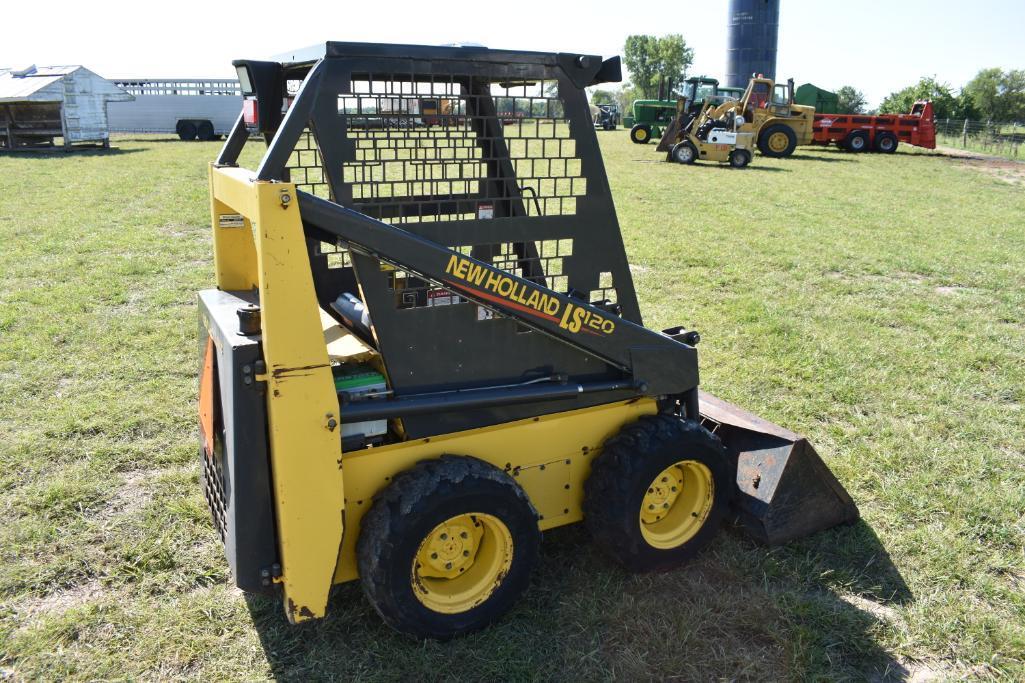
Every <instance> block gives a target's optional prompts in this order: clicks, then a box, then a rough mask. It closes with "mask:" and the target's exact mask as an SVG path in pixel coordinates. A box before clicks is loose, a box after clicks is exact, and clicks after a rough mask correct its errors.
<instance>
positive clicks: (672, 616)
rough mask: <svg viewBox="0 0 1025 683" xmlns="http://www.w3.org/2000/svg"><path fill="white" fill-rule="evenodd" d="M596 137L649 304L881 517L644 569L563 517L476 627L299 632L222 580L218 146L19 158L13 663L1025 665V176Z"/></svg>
mask: <svg viewBox="0 0 1025 683" xmlns="http://www.w3.org/2000/svg"><path fill="white" fill-rule="evenodd" d="M598 135H599V138H600V139H601V141H602V146H603V151H604V154H605V161H606V166H607V168H608V171H609V175H610V179H611V185H612V189H613V192H614V194H615V197H616V205H617V208H618V211H619V217H620V222H621V224H622V227H623V232H624V238H625V241H626V245H627V251H628V253H629V255H630V259H631V263H632V266H633V268H634V273H635V278H636V286H637V290H638V292H639V296H640V299H641V304H642V309H643V312H644V315H645V319H646V322H647V324H648V325H649V326H651V327H655V328H662V327H667V326H669V325H671V324H679V323H683V324H687V325H689V326H693V327H694V328H696V329H698V330H700V331H701V333H702V337H703V342H702V344H701V347H700V348H701V357H702V381H703V384H704V387H705V388H706V389H708V390H710V391H712V392H714V393H717V394H719V395H720V396H722V397H723V398H726V399H728V400H731V401H734V402H736V403H738V404H740V405H742V406H744V407H746V408H748V409H750V410H752V411H754V412H757V413H759V414H761V415H763V416H764V417H766V418H768V419H770V420H773V421H775V422H777V423H780V424H782V425H785V426H787V427H789V428H791V429H793V430H795V431H800V432H803V433H805V434H806V435H808V436H809V438H810V439H811V440H812V442H813V443H814V444H815V445H816V446H817V447H818V450H819V452H820V453H821V454H823V457H824V458H825V460H826V461H827V463H828V464H829V465H830V467H832V468H833V470H834V472H836V474H837V476H838V477H839V479H840V480H841V481H842V482H843V484H844V485H845V486H846V487H847V489H848V490H849V491H850V493H851V494H852V496H853V497H854V498H855V500H856V501H857V502H858V504H859V506H860V508H861V511H862V515H863V522H862V523H859V524H857V525H855V526H852V527H846V528H842V529H837V530H833V531H830V532H826V533H822V534H819V535H817V536H814V537H812V538H809V539H806V540H803V541H800V542H797V543H793V544H790V545H788V546H785V547H781V548H772V549H768V548H763V547H759V546H757V545H755V544H753V543H752V542H750V541H749V540H747V539H746V538H745V537H743V536H742V535H740V534H738V533H736V532H735V531H732V530H726V531H725V532H724V533H723V534H721V535H720V537H719V539H718V540H717V541H716V542H715V543H714V544H713V545H712V546H711V548H710V549H709V550H708V551H707V552H705V553H704V554H703V555H702V556H701V557H700V558H699V559H698V560H697V561H695V562H694V563H692V564H690V565H688V566H687V567H685V568H683V569H681V570H679V571H676V572H672V573H668V574H662V575H656V576H632V575H628V574H626V573H624V572H623V571H621V570H620V569H618V568H616V567H614V566H612V565H611V564H610V563H609V562H607V561H606V560H605V558H604V557H602V556H601V555H600V554H599V553H597V552H596V551H595V549H594V548H593V547H592V546H591V544H590V543H589V542H588V540H587V537H586V534H585V533H584V531H583V530H582V529H580V528H577V527H571V528H565V529H561V530H557V531H555V532H551V533H547V534H546V535H545V539H544V544H543V548H542V561H541V563H540V566H539V567H538V568H537V570H536V572H535V574H534V579H533V583H532V586H531V588H530V590H529V591H528V593H527V595H526V597H525V599H524V600H523V601H522V602H521V603H520V605H519V606H518V607H517V608H516V609H515V610H514V611H513V612H512V613H511V614H510V615H509V616H508V617H507V618H506V619H504V620H503V621H502V622H501V623H499V624H498V625H496V626H495V627H493V628H491V629H489V630H487V631H484V632H482V633H479V634H475V635H472V636H469V637H466V638H463V639H460V640H456V641H454V642H451V643H447V644H439V643H433V642H429V643H416V642H412V641H409V640H406V639H404V638H402V637H399V636H397V635H395V634H393V633H392V632H390V631H389V630H388V629H387V628H386V627H384V626H383V625H382V623H381V622H380V620H379V619H378V618H377V616H376V614H375V613H374V612H373V610H372V609H371V608H370V607H369V606H368V604H367V603H366V601H365V600H364V598H363V596H362V593H361V592H360V590H359V587H358V586H355V585H346V586H342V587H340V588H339V589H338V590H337V591H336V594H335V595H334V596H333V598H332V601H331V604H330V608H329V611H330V616H329V617H328V618H327V619H326V620H324V621H323V622H320V623H316V624H310V625H304V626H302V627H291V626H288V625H287V624H286V623H285V622H284V619H283V616H282V611H281V608H280V606H279V605H277V604H275V603H273V602H270V601H267V600H264V599H261V598H252V599H247V598H245V597H244V596H243V595H242V594H241V593H239V592H238V591H237V590H236V589H234V588H232V587H231V583H230V579H229V576H228V573H227V569H226V563H225V561H224V559H223V557H222V555H221V550H220V547H219V542H218V540H217V538H216V536H215V533H214V531H213V528H212V526H211V523H210V522H209V520H208V516H207V513H206V509H205V503H204V501H203V499H202V496H201V494H200V492H199V484H198V467H197V463H196V461H195V450H196V439H197V436H196V418H195V394H196V380H195V375H196V370H197V366H196V363H197V360H196V357H197V342H196V309H195V291H196V290H198V289H200V288H203V287H207V286H209V285H210V283H211V282H212V281H213V274H212V268H211V255H210V243H209V235H208V226H207V222H208V213H207V211H208V210H207V205H206V201H207V184H206V176H205V164H206V162H207V161H208V160H209V159H211V158H212V157H213V156H214V155H215V154H216V150H217V146H216V145H214V144H205V143H192V144H181V143H177V142H169V141H160V140H148V139H147V140H128V139H123V140H119V141H117V142H116V146H117V147H118V148H119V149H118V150H117V151H116V152H111V153H109V154H92V153H82V154H76V155H70V156H63V155H53V156H42V157H36V156H29V155H14V156H11V155H8V156H0V190H2V195H0V196H3V198H4V199H3V202H2V204H0V245H2V246H0V391H2V398H0V510H2V513H3V523H2V524H0V677H7V676H12V677H13V678H15V679H25V680H35V679H50V680H56V679H63V678H74V679H97V678H125V677H127V678H146V679H170V678H188V679H201V680H218V679H253V678H263V677H268V676H277V677H281V678H287V679H310V678H313V679H322V678H334V679H339V680H351V679H381V680H421V679H430V680H445V679H471V680H473V679H476V680H486V681H491V680H526V679H550V678H553V679H571V680H605V679H611V678H616V679H622V680H651V679H656V680H657V679H662V680H665V679H669V678H671V677H674V676H675V677H677V678H678V679H679V680H708V679H712V678H720V677H721V678H726V679H761V680H764V679H780V678H786V679H823V678H828V679H853V680H862V679H865V678H875V679H879V678H901V677H906V676H909V675H920V676H921V675H927V674H930V673H931V674H934V675H936V676H938V677H940V678H951V677H957V676H962V675H967V676H969V677H973V678H990V677H993V678H1006V679H1015V678H1021V677H1025V664H1023V660H1025V557H1023V550H1022V548H1023V544H1025V517H1023V514H1025V466H1023V462H1022V459H1023V453H1025V410H1023V405H1025V389H1023V387H1025V193H1023V190H1022V187H1021V186H1020V185H1013V184H1009V183H1006V182H1003V181H1001V180H999V179H997V178H995V177H993V176H992V175H989V174H986V173H981V172H979V171H978V170H976V169H973V168H969V167H966V166H964V165H963V164H959V163H955V162H953V161H951V160H950V159H945V158H942V157H939V156H930V155H923V154H910V153H904V152H901V153H898V154H896V155H892V156H885V155H857V156H855V155H848V154H844V153H841V152H838V151H834V150H832V149H829V150H821V151H815V150H805V149H802V150H800V151H799V153H798V154H797V155H796V157H794V158H792V159H789V160H781V161H773V160H769V159H765V158H761V157H756V159H755V160H754V162H753V164H752V165H751V167H750V168H748V169H746V170H744V171H736V170H731V169H729V168H726V167H722V166H717V165H714V164H698V165H696V166H693V167H682V166H678V165H671V164H666V163H662V162H661V161H660V158H661V155H658V154H656V152H655V151H654V146H653V145H651V146H647V147H640V146H636V145H632V144H630V143H629V141H628V139H627V134H626V133H625V132H623V131H617V132H615V133H599V134H598ZM255 151H256V150H255V149H251V150H250V163H253V159H252V155H253V153H255Z"/></svg>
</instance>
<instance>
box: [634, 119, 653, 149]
mask: <svg viewBox="0 0 1025 683" xmlns="http://www.w3.org/2000/svg"><path fill="white" fill-rule="evenodd" d="M630 140H631V142H633V143H634V144H637V145H646V144H648V141H649V140H651V126H648V125H646V124H643V123H638V124H637V125H635V126H634V127H633V128H631V129H630Z"/></svg>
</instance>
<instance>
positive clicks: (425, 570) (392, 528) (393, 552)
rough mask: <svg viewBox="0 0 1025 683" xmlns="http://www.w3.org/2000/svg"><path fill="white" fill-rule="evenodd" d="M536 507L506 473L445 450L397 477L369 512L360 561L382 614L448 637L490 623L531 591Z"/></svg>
mask: <svg viewBox="0 0 1025 683" xmlns="http://www.w3.org/2000/svg"><path fill="white" fill-rule="evenodd" d="M537 522H538V515H537V511H536V510H535V509H534V507H533V506H532V505H531V504H530V501H529V500H528V498H527V496H526V494H525V493H524V492H523V489H521V488H520V487H519V485H517V484H516V482H515V481H514V480H513V479H512V477H510V476H509V475H508V474H506V473H505V472H503V471H501V470H499V469H498V468H496V467H493V466H492V465H489V464H488V463H486V462H484V461H482V460H478V459H476V458H470V457H464V456H452V455H445V456H442V457H441V458H440V459H437V460H429V461H425V462H421V463H419V464H417V465H416V466H414V467H412V468H411V469H409V470H407V471H405V472H403V473H401V474H399V475H397V476H396V477H395V479H394V481H393V482H392V483H391V484H390V485H388V487H387V488H385V489H384V491H383V492H382V493H381V494H380V495H379V496H378V497H377V498H376V499H375V501H374V504H373V506H372V507H371V508H370V510H369V511H368V512H367V514H366V515H365V516H364V517H363V521H362V525H361V531H360V536H359V540H358V542H357V544H356V558H357V562H358V566H359V574H360V579H361V581H362V585H363V591H364V593H365V594H366V596H367V598H368V599H369V600H370V602H371V604H372V605H373V606H374V608H375V609H376V610H377V612H378V613H379V614H380V615H381V617H382V618H383V619H384V621H385V622H386V623H387V624H388V625H389V626H391V627H392V628H394V629H395V630H397V631H400V632H402V633H405V634H407V635H410V636H413V637H415V638H437V639H440V640H445V639H448V638H451V637H453V636H456V635H460V634H463V633H468V632H470V631H475V630H477V629H480V628H483V627H485V626H487V625H488V624H490V623H492V622H493V621H495V620H496V619H498V618H499V617H501V616H502V615H503V614H505V612H506V611H508V610H509V608H510V607H512V605H513V604H514V603H515V602H516V600H517V599H518V598H519V596H520V594H521V593H522V592H523V591H524V589H526V587H527V584H528V582H529V579H530V572H531V569H532V568H533V566H534V564H535V562H536V560H537V554H538V547H539V545H540V541H541V534H540V531H539V530H538V526H537Z"/></svg>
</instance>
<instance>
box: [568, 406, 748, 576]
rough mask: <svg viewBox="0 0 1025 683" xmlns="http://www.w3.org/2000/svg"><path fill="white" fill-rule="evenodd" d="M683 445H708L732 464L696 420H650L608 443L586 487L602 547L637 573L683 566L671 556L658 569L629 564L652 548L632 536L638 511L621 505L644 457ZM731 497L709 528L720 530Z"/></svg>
mask: <svg viewBox="0 0 1025 683" xmlns="http://www.w3.org/2000/svg"><path fill="white" fill-rule="evenodd" d="M681 441H690V442H695V441H697V442H702V441H703V442H706V443H707V444H708V445H709V447H711V448H713V449H714V450H715V451H717V452H718V453H719V454H720V455H721V457H722V459H723V463H724V464H725V463H726V462H727V458H726V452H725V449H724V448H723V446H722V442H721V441H720V440H719V437H717V436H715V435H714V434H712V433H711V432H709V431H708V430H707V429H705V428H704V427H702V426H701V425H699V424H698V423H696V422H694V421H693V420H684V419H681V418H680V417H678V416H676V415H666V414H658V415H646V416H644V417H642V418H641V419H640V420H638V421H637V422H634V423H633V424H630V425H628V426H626V427H624V428H623V429H622V430H621V431H620V432H619V433H618V434H616V435H615V436H613V437H612V438H610V439H609V440H608V441H606V442H605V444H604V446H603V447H602V452H601V454H600V455H599V456H598V457H597V458H595V460H594V463H593V464H592V466H591V475H590V476H589V477H588V478H587V481H586V483H585V484H584V525H585V526H586V527H587V529H588V531H590V533H591V537H592V538H593V539H594V541H595V543H596V544H597V545H598V547H599V548H601V549H602V550H604V551H605V552H606V553H607V554H609V555H611V556H612V557H614V558H616V559H617V560H619V561H620V562H621V563H623V564H624V565H626V566H627V568H628V569H631V570H633V571H666V570H669V569H673V568H675V567H676V566H678V565H679V562H680V558H679V557H673V558H668V557H667V559H666V561H664V562H658V563H655V564H639V563H636V562H633V561H631V560H630V559H629V558H631V557H634V556H636V555H637V554H638V553H637V551H638V550H639V549H640V548H639V547H640V546H642V545H646V544H645V543H644V541H643V539H642V538H640V537H639V536H637V535H636V534H635V533H633V531H632V521H633V519H635V518H636V516H637V514H638V511H637V510H627V509H624V508H623V507H622V505H620V504H619V502H620V501H625V500H627V499H628V498H629V497H630V494H631V486H632V484H633V482H634V477H635V476H636V475H637V474H638V469H639V467H640V466H641V465H642V464H643V457H644V454H646V453H650V452H652V451H654V450H656V449H657V448H658V447H660V446H662V445H664V444H667V443H672V442H681ZM731 493H732V489H730V490H727V491H723V492H721V494H720V495H723V496H724V499H723V502H722V504H720V505H719V506H718V510H716V509H713V516H714V517H717V518H713V516H710V517H709V520H708V521H707V522H706V524H712V525H716V526H718V525H719V524H720V523H721V521H722V516H723V515H724V514H725V509H726V508H727V507H728V502H729V498H730V497H731ZM716 512H717V513H718V514H715V513H716ZM698 550H700V547H695V548H693V552H689V553H686V555H687V556H688V557H689V556H690V555H693V554H695V553H696V552H697V551H698Z"/></svg>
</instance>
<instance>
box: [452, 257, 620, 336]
mask: <svg viewBox="0 0 1025 683" xmlns="http://www.w3.org/2000/svg"><path fill="white" fill-rule="evenodd" d="M445 272H446V273H448V274H449V275H452V276H453V277H455V278H458V279H459V280H460V281H461V282H457V281H454V280H446V283H447V284H450V285H452V286H453V287H455V288H456V289H459V290H462V291H464V292H466V293H467V294H470V295H472V296H475V297H477V298H480V299H484V300H486V301H491V302H494V303H497V304H500V305H502V306H507V307H509V308H512V309H515V310H517V311H521V312H523V313H527V314H528V315H532V316H534V317H535V318H541V319H542V320H548V321H550V322H553V323H556V324H558V325H559V327H561V328H562V329H564V330H568V331H570V332H573V333H577V332H584V333H585V334H593V335H597V336H601V335H602V334H612V333H613V332H614V331H615V329H616V323H614V322H613V321H612V320H610V319H609V318H606V317H605V316H602V315H599V314H597V313H595V312H594V311H591V310H588V309H587V308H583V307H581V306H576V305H574V304H572V303H571V302H569V301H561V300H559V299H558V298H556V297H554V296H552V295H551V294H547V293H546V292H544V291H542V290H540V289H535V288H533V287H531V286H529V285H527V284H525V283H523V282H517V281H516V280H514V279H512V278H511V277H509V276H508V275H505V274H503V273H502V272H501V271H497V270H491V269H488V268H485V267H483V266H481V265H480V264H477V263H474V262H473V261H471V260H470V259H466V258H461V257H459V256H456V255H452V257H451V258H449V260H448V265H446V266H445Z"/></svg>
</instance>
